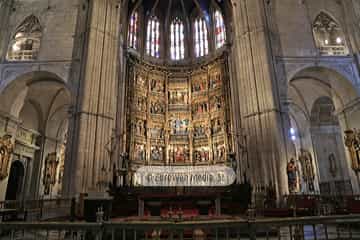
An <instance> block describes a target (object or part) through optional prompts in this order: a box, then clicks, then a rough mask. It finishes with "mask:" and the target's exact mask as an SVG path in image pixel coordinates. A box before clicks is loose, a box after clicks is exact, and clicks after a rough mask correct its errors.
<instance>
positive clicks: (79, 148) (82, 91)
mask: <svg viewBox="0 0 360 240" xmlns="http://www.w3.org/2000/svg"><path fill="white" fill-rule="evenodd" d="M88 4H89V5H88V6H87V7H88V8H87V9H85V11H87V16H86V20H85V24H84V28H85V29H84V32H83V33H82V34H81V36H80V37H83V43H82V44H81V45H83V46H82V47H83V49H84V50H83V53H82V56H81V65H80V74H79V89H78V95H77V100H76V106H75V109H74V110H73V121H72V126H71V127H70V129H72V130H71V132H72V134H73V136H71V145H70V146H69V147H70V148H71V149H70V152H71V155H70V159H68V162H69V164H68V169H67V172H66V173H65V176H66V177H68V178H69V179H70V180H68V182H67V184H65V186H64V190H65V194H66V195H74V194H78V193H86V192H92V191H96V192H104V191H105V190H106V189H105V188H106V184H103V185H101V184H100V183H101V182H103V183H104V182H105V181H107V182H110V181H111V180H112V162H111V155H112V154H111V153H110V152H109V151H108V150H110V149H111V145H112V137H114V134H113V133H114V129H115V126H116V123H115V122H116V113H117V107H116V104H117V99H118V60H119V56H118V52H119V51H118V50H119V45H118V44H119V29H120V27H119V24H120V13H121V8H120V7H119V6H120V5H119V2H118V1H117V0H90V1H89V3H88ZM79 11H84V10H83V9H80V10H79ZM82 35H83V36H82ZM75 75H76V74H75Z"/></svg>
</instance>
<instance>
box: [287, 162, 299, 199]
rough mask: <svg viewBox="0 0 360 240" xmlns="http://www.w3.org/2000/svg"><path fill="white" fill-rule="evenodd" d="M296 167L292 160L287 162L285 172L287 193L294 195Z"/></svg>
mask: <svg viewBox="0 0 360 240" xmlns="http://www.w3.org/2000/svg"><path fill="white" fill-rule="evenodd" d="M297 171H298V169H297V167H296V164H295V160H294V159H293V158H292V159H291V160H290V162H288V164H287V167H286V172H287V175H288V185H289V192H290V193H295V192H296V189H297V183H298V182H297Z"/></svg>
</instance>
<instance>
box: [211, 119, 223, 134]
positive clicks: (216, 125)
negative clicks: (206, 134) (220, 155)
mask: <svg viewBox="0 0 360 240" xmlns="http://www.w3.org/2000/svg"><path fill="white" fill-rule="evenodd" d="M211 125H212V133H213V134H217V133H219V132H221V130H222V124H221V120H220V119H215V120H213V121H212V124H211Z"/></svg>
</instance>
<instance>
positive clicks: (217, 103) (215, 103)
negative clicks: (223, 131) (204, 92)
mask: <svg viewBox="0 0 360 240" xmlns="http://www.w3.org/2000/svg"><path fill="white" fill-rule="evenodd" d="M219 110H221V97H219V96H214V97H212V98H211V99H210V111H211V112H215V111H219Z"/></svg>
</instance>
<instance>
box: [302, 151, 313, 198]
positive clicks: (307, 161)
mask: <svg viewBox="0 0 360 240" xmlns="http://www.w3.org/2000/svg"><path fill="white" fill-rule="evenodd" d="M299 161H300V164H301V168H302V175H303V179H304V182H306V183H307V184H308V186H309V189H310V190H311V191H313V190H314V179H315V171H314V166H313V161H312V157H311V154H310V152H309V151H306V150H304V149H301V154H300V157H299Z"/></svg>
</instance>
